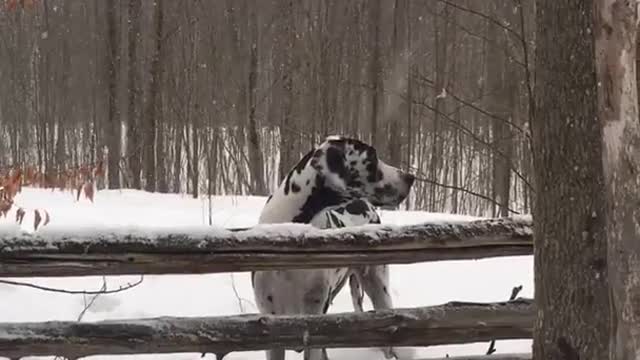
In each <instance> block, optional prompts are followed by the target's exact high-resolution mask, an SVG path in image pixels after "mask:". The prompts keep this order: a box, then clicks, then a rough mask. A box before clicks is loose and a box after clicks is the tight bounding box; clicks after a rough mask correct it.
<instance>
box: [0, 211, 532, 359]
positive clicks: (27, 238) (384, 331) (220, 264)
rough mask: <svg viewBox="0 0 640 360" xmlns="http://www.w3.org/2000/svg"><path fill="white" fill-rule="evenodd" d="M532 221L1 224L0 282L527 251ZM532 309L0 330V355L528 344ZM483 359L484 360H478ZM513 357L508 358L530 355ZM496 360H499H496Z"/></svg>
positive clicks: (528, 305) (490, 307)
mask: <svg viewBox="0 0 640 360" xmlns="http://www.w3.org/2000/svg"><path fill="white" fill-rule="evenodd" d="M532 251H533V244H532V226H531V221H530V220H528V219H490V220H478V221H471V222H455V223H430V224H419V225H410V226H384V225H375V226H374V225H369V226H365V227H360V228H351V229H333V230H318V229H313V228H311V227H308V226H304V225H295V226H294V225H272V226H260V227H256V228H252V229H240V230H236V231H233V230H224V229H215V228H211V227H202V228H197V229H195V228H188V229H171V230H170V231H166V230H162V231H160V230H158V229H140V228H138V229H117V228H103V229H85V230H80V229H55V228H54V227H49V228H44V229H42V230H40V231H38V232H37V233H35V234H16V233H15V229H13V230H10V231H7V230H3V229H2V228H0V277H36V276H38V277H41V276H48V277H59V276H87V275H124V274H187V273H191V274H194V273H212V272H231V271H249V270H265V269H291V268H312V267H332V266H345V265H350V264H394V263H395V264H408V263H416V262H423V261H438V260H454V259H478V258H486V257H495V256H513V255H529V254H532ZM534 319H535V309H534V304H533V301H532V300H530V299H518V300H514V301H509V302H503V303H487V304H481V303H462V302H451V303H448V304H444V305H440V306H432V307H422V308H414V309H393V310H384V311H373V312H365V313H348V314H330V315H316V316H271V315H234V316H224V317H208V318H198V317H195V318H170V317H162V318H155V319H130V320H115V321H103V322H94V323H80V322H42V323H0V356H6V357H9V358H11V359H17V358H20V357H23V356H28V355H36V356H37V355H59V356H64V357H66V358H69V359H75V358H78V357H81V356H88V355H93V354H142V353H175V352H185V351H186V352H208V353H215V354H220V355H221V354H225V353H228V352H232V351H248V350H260V349H266V348H270V347H283V348H288V349H301V348H304V347H328V348H337V347H385V346H430V345H444V344H459V343H470V342H478V341H489V340H504V339H527V338H531V335H532V328H533V323H534ZM481 358H482V357H480V358H478V359H481ZM526 358H527V355H513V356H512V357H511V356H509V357H505V359H509V360H512V359H526ZM491 359H493V357H491Z"/></svg>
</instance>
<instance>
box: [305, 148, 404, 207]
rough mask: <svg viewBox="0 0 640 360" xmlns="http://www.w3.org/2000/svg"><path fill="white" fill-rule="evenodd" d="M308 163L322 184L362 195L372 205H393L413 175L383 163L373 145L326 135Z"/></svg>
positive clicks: (396, 202)
mask: <svg viewBox="0 0 640 360" xmlns="http://www.w3.org/2000/svg"><path fill="white" fill-rule="evenodd" d="M309 164H310V165H311V166H313V167H314V168H315V169H316V171H318V172H319V173H320V175H322V177H323V178H324V179H325V182H324V185H325V186H327V187H330V188H331V189H332V190H334V191H336V192H338V193H340V194H342V195H344V196H345V197H348V198H365V199H367V200H368V201H369V202H371V203H372V204H373V205H375V206H396V205H398V204H400V203H401V202H402V201H403V200H404V199H405V198H406V197H407V195H408V194H409V190H410V189H411V185H413V182H414V180H415V177H414V176H413V175H411V174H408V173H405V172H403V171H401V170H400V169H397V168H395V167H393V166H390V165H387V164H385V163H384V162H382V161H381V160H380V159H379V158H378V154H377V152H376V149H375V148H373V147H372V146H370V145H368V144H366V143H364V142H362V141H360V140H356V139H350V138H344V137H339V136H330V137H328V138H327V139H326V140H325V142H324V143H322V144H321V145H320V146H319V147H318V148H317V149H316V150H315V151H314V152H313V155H312V156H311V159H310V162H309Z"/></svg>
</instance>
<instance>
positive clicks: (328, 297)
mask: <svg viewBox="0 0 640 360" xmlns="http://www.w3.org/2000/svg"><path fill="white" fill-rule="evenodd" d="M331 291H332V290H331V288H329V295H328V296H327V301H325V303H324V307H323V308H322V313H323V314H326V313H327V311H329V305H330V304H331Z"/></svg>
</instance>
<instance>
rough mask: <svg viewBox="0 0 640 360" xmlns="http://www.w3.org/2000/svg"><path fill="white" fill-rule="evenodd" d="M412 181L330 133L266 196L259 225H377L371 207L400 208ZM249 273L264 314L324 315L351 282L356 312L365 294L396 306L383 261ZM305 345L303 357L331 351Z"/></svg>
mask: <svg viewBox="0 0 640 360" xmlns="http://www.w3.org/2000/svg"><path fill="white" fill-rule="evenodd" d="M414 180H415V178H414V176H413V175H410V174H408V173H404V172H402V171H401V170H399V169H397V168H395V167H392V166H390V165H387V164H385V163H384V162H382V161H381V160H379V159H378V156H377V153H376V150H375V149H374V148H373V147H372V146H369V145H367V144H366V143H364V142H361V141H359V140H356V139H351V138H343V137H338V136H330V137H328V138H327V139H326V140H325V141H324V142H323V143H322V144H321V145H319V146H318V147H316V148H315V149H313V150H312V151H310V152H309V153H307V154H306V155H305V156H304V157H303V158H302V159H301V160H300V161H299V162H298V164H297V165H296V166H295V167H294V168H293V169H292V170H291V171H290V172H289V173H288V175H287V176H286V178H285V179H284V180H283V181H282V184H281V185H280V186H279V187H278V189H277V190H276V191H275V192H273V194H272V195H271V196H270V197H269V198H268V200H267V203H266V204H265V206H264V208H263V210H262V213H261V215H260V219H259V223H261V224H277V223H303V224H311V225H312V226H315V227H318V228H336V227H346V226H357V225H364V224H369V223H374V224H375V223H380V218H379V217H378V214H377V213H376V210H375V208H374V206H397V205H398V204H400V203H401V202H402V201H403V200H404V199H405V198H406V197H407V195H408V194H409V191H410V189H411V186H412V184H413V182H414ZM251 279H252V284H253V289H254V295H255V299H256V304H257V306H258V309H259V310H260V312H261V313H265V314H274V315H275V314H279V315H280V314H324V313H326V312H327V310H328V308H329V306H330V304H331V302H332V300H333V299H334V298H335V296H336V295H337V294H338V293H339V292H340V290H341V289H342V288H343V286H344V285H345V283H346V282H347V280H348V281H349V285H350V289H351V296H352V301H353V305H354V308H355V310H356V311H363V308H362V300H363V292H364V293H366V294H367V296H368V297H369V298H370V300H371V302H372V304H373V307H374V309H388V308H391V307H392V300H391V296H390V295H389V285H388V284H389V274H388V267H387V266H386V265H385V266H357V267H356V266H354V267H347V268H337V269H336V268H333V269H300V270H297V269H296V270H284V271H257V272H253V273H252V274H251ZM304 351H305V356H304V358H305V359H310V360H327V359H328V358H327V352H326V349H306V350H304ZM384 351H385V355H386V356H387V358H390V357H393V356H395V354H394V353H393V349H385V350H384ZM284 358H285V350H284V349H271V350H268V351H267V359H268V360H284Z"/></svg>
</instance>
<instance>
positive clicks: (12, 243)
mask: <svg viewBox="0 0 640 360" xmlns="http://www.w3.org/2000/svg"><path fill="white" fill-rule="evenodd" d="M532 253H533V243H532V229H531V221H530V220H527V219H518V220H516V219H490V220H478V221H471V222H450V223H444V222H442V223H427V224H419V225H410V226H385V225H368V226H363V227H357V228H355V227H354V228H350V229H333V230H319V229H315V228H311V227H310V226H306V225H271V226H260V227H256V228H252V229H244V230H241V231H230V230H223V229H216V228H211V227H200V228H188V229H171V231H159V230H157V229H144V228H136V229H116V228H103V229H96V228H91V229H87V230H84V231H83V230H78V229H73V230H65V229H55V228H54V227H50V228H43V229H42V230H40V231H39V232H37V233H35V234H18V235H17V234H16V233H15V231H3V230H2V229H0V277H34V276H38V277H53V276H55V277H60V276H88V275H126V274H198V273H216V272H234V271H251V270H273V269H292V268H318V267H337V266H345V265H352V264H410V263H417V262H425V261H441V260H465V259H480V258H487V257H498V256H516V255H530V254H532Z"/></svg>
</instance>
